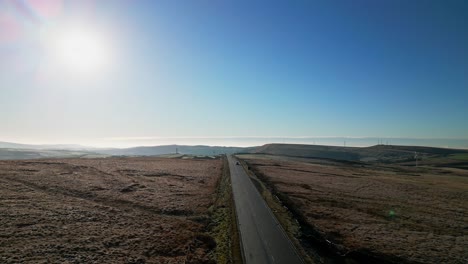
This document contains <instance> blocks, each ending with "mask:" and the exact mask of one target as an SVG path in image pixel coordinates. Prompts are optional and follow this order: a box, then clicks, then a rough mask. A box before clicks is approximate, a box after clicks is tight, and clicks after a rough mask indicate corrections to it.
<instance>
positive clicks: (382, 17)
mask: <svg viewBox="0 0 468 264" xmlns="http://www.w3.org/2000/svg"><path fill="white" fill-rule="evenodd" d="M44 3H45V4H44V5H45V6H37V5H34V4H33V3H32V2H31V1H27V0H23V1H1V0H0V10H1V11H0V30H1V31H0V124H1V129H0V140H3V141H17V142H18V141H19V142H27V143H35V142H37V143H84V144H96V145H99V144H101V145H102V144H104V145H105V144H107V143H106V139H108V138H113V139H115V138H120V139H121V140H125V138H133V139H135V138H139V137H142V138H145V137H162V138H164V137H171V138H173V137H175V138H177V137H188V138H190V137H194V138H200V137H208V138H209V137H214V138H219V137H276V136H278V137H292V138H293V137H318V136H339V137H346V136H348V137H393V138H397V137H412V138H467V137H468V122H467V121H466V120H467V118H466V114H467V113H468V16H467V15H466V14H468V2H466V1H461V0H460V1H416V0H415V1H370V0H369V1H226V0H219V1H208V0H206V1H205V0H201V1H89V0H88V1H61V0H48V1H44ZM70 20H73V21H75V22H78V24H80V25H85V26H82V27H83V31H86V30H98V31H97V32H99V34H100V35H102V36H105V39H106V44H105V50H106V52H108V53H109V56H108V57H107V58H106V60H108V61H107V63H106V65H107V66H105V67H103V68H101V69H99V70H97V71H96V72H95V73H94V74H93V75H92V76H90V75H81V73H78V72H73V70H70V71H67V72H65V71H63V67H60V66H58V67H55V68H54V67H53V66H50V65H51V64H50V62H49V60H50V57H53V55H51V54H53V53H54V49H51V48H50V47H48V45H49V44H47V43H49V41H48V40H47V39H48V38H50V36H52V37H51V38H53V37H54V34H55V33H47V34H45V33H44V32H49V31H50V32H54V31H51V30H50V28H54V27H57V28H62V30H64V31H67V28H66V25H67V24H68V22H69V21H70ZM44 35H45V36H46V37H44ZM44 39H46V40H44ZM49 46H50V45H49ZM63 63H64V65H65V66H66V62H63ZM102 142H104V143H102ZM107 142H108V141H107Z"/></svg>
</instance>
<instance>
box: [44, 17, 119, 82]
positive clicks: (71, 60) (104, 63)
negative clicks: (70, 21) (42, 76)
mask: <svg viewBox="0 0 468 264" xmlns="http://www.w3.org/2000/svg"><path fill="white" fill-rule="evenodd" d="M47 38H48V46H49V52H50V56H51V57H52V58H53V60H54V62H55V64H56V65H57V66H59V67H60V68H61V69H62V70H65V71H67V72H69V73H71V74H74V75H75V74H98V73H99V72H101V71H103V70H105V69H106V67H108V66H109V64H110V61H109V60H110V56H109V50H110V47H109V44H108V43H107V41H106V38H105V36H104V35H103V34H102V33H100V32H99V31H97V30H94V29H93V28H92V27H84V26H68V27H61V28H58V29H55V30H53V31H52V32H51V33H49V34H48V37H47Z"/></svg>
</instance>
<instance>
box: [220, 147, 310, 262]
mask: <svg viewBox="0 0 468 264" xmlns="http://www.w3.org/2000/svg"><path fill="white" fill-rule="evenodd" d="M228 160H229V168H230V171H231V182H232V191H233V194H234V203H235V206H236V213H237V220H238V223H239V232H240V236H241V243H242V245H241V247H242V251H243V252H242V253H243V255H244V256H243V257H244V261H245V263H246V264H250V263H255V264H261V263H287V264H295V263H303V262H302V260H301V258H300V257H299V256H298V255H297V252H296V250H295V249H294V246H293V244H292V242H291V241H290V240H289V238H288V236H287V235H286V234H285V233H284V231H283V229H282V228H281V226H280V224H279V223H278V221H277V220H276V218H275V216H274V215H273V213H272V212H271V209H270V208H269V207H268V205H267V204H266V202H265V201H264V200H263V198H262V196H261V195H260V193H259V192H258V191H257V189H256V188H255V186H254V185H253V183H252V182H251V181H250V179H249V176H248V175H247V173H246V172H245V170H244V168H243V167H242V166H240V165H236V161H237V160H236V159H235V158H233V157H232V156H228Z"/></svg>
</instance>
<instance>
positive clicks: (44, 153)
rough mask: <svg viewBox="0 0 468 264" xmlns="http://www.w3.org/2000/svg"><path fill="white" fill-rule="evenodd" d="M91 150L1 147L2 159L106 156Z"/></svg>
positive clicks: (0, 156)
mask: <svg viewBox="0 0 468 264" xmlns="http://www.w3.org/2000/svg"><path fill="white" fill-rule="evenodd" d="M105 156H106V155H103V154H98V153H94V152H89V151H75V150H41V149H20V148H18V149H12V148H0V160H18V159H40V158H82V157H89V158H91V157H105Z"/></svg>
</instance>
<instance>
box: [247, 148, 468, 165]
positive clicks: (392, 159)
mask: <svg viewBox="0 0 468 264" xmlns="http://www.w3.org/2000/svg"><path fill="white" fill-rule="evenodd" d="M250 153H252V154H269V155H280V156H293V157H303V158H325V159H335V160H347V161H363V162H388V163H405V162H412V161H413V162H414V161H415V160H416V158H417V159H418V160H421V161H422V162H423V163H424V162H426V163H427V161H428V160H429V161H431V162H438V161H442V160H445V161H446V162H449V161H453V162H462V163H464V162H468V157H467V160H465V159H464V157H465V155H466V156H468V150H462V149H448V148H434V147H420V146H395V145H375V146H371V147H338V146H322V145H301V144H266V145H263V146H261V147H257V148H254V149H253V150H252V151H250Z"/></svg>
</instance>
